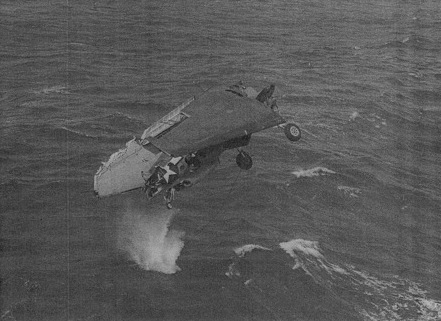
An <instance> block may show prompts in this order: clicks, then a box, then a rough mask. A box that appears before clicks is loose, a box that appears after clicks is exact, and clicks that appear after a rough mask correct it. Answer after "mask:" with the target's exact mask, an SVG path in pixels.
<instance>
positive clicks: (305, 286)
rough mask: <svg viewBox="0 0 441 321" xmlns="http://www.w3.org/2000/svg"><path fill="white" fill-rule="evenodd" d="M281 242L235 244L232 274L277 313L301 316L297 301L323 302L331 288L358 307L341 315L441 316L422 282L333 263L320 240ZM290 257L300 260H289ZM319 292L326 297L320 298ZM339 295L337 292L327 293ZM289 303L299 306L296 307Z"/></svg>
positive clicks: (374, 317) (440, 307)
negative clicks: (272, 245)
mask: <svg viewBox="0 0 441 321" xmlns="http://www.w3.org/2000/svg"><path fill="white" fill-rule="evenodd" d="M279 246H280V249H281V250H283V251H279V250H278V249H270V248H267V247H264V246H261V245H256V244H249V245H245V246H242V247H239V248H237V249H235V253H236V255H237V257H236V259H235V260H233V263H232V264H230V266H229V267H228V271H227V273H226V275H227V276H228V277H229V278H230V279H232V280H238V281H240V282H241V284H242V286H244V287H245V288H247V289H248V291H251V293H252V296H253V297H258V298H261V299H262V302H266V306H267V307H268V309H271V311H277V313H276V312H274V313H275V316H276V317H278V318H281V317H282V316H283V313H284V312H286V313H287V314H291V315H296V313H297V312H298V311H297V310H296V308H295V307H294V306H302V305H304V304H305V300H306V301H308V302H309V304H313V305H315V306H317V307H318V306H320V305H319V303H318V301H317V300H319V301H320V302H324V301H323V300H322V299H323V296H325V297H326V296H327V294H328V293H339V299H341V300H343V302H346V303H347V304H349V306H350V307H351V309H352V308H353V309H354V310H355V311H356V316H352V317H351V312H350V311H349V310H348V311H349V312H348V315H345V316H343V317H342V316H340V317H339V318H336V319H348V320H357V319H361V320H439V317H440V316H441V301H438V300H435V299H433V298H431V297H429V296H428V295H427V291H425V290H424V289H423V288H422V286H421V285H420V284H418V283H416V282H413V281H410V280H407V279H404V278H400V277H399V276H396V275H382V276H377V275H373V274H371V273H368V272H366V271H363V270H360V269H358V268H357V267H355V266H353V265H350V264H335V263H333V262H330V261H329V260H328V259H327V258H326V256H325V254H324V253H323V251H322V250H321V248H320V245H319V242H317V241H311V240H307V239H292V240H290V241H287V242H282V243H280V244H279ZM286 254H288V256H286ZM287 259H291V260H292V259H294V262H292V261H291V264H289V260H287ZM284 266H290V268H289V269H284V268H283V267H284ZM314 287H319V288H320V290H319V289H314ZM299 291H300V292H301V296H299V295H298V292H299ZM354 292H356V293H357V295H356V296H354ZM317 293H321V296H322V298H317ZM264 298H268V299H264ZM333 299H334V296H333V295H330V296H329V297H326V300H330V301H332V300H333ZM267 300H269V302H270V304H269V303H268V301H267ZM316 301H317V302H316ZM283 302H287V303H286V304H284V303H283ZM328 302H329V301H328ZM289 304H290V305H292V306H293V308H292V309H291V310H290V308H289V307H288V305H289ZM333 304H341V301H338V302H334V303H333ZM284 310H285V311H284ZM300 316H301V315H300ZM317 319H322V318H320V317H319V318H317Z"/></svg>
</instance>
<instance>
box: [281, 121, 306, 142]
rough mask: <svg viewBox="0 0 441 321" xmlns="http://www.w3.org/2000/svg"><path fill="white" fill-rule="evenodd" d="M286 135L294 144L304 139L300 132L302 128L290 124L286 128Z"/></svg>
mask: <svg viewBox="0 0 441 321" xmlns="http://www.w3.org/2000/svg"><path fill="white" fill-rule="evenodd" d="M284 131H285V135H286V137H287V138H288V139H289V140H290V141H293V142H296V141H298V140H299V139H300V138H301V137H302V132H301V131H300V127H299V126H297V125H296V124H293V123H289V124H286V126H285V129H284Z"/></svg>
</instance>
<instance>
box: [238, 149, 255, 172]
mask: <svg viewBox="0 0 441 321" xmlns="http://www.w3.org/2000/svg"><path fill="white" fill-rule="evenodd" d="M236 164H237V166H239V168H240V169H245V170H248V169H250V168H251V167H252V166H253V159H252V158H251V156H250V155H249V154H248V153H247V152H244V151H243V150H241V151H239V154H237V156H236Z"/></svg>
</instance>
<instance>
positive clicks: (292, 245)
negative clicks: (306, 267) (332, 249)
mask: <svg viewBox="0 0 441 321" xmlns="http://www.w3.org/2000/svg"><path fill="white" fill-rule="evenodd" d="M280 247H281V248H282V249H283V250H285V252H286V253H288V254H289V255H290V256H292V257H293V258H297V255H296V254H295V251H299V252H302V253H304V254H307V255H311V256H314V257H316V258H318V259H323V258H324V257H323V255H322V254H321V253H320V250H319V247H318V242H316V241H308V240H303V239H296V240H291V241H289V242H282V243H280Z"/></svg>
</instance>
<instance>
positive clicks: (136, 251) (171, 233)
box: [117, 205, 184, 274]
mask: <svg viewBox="0 0 441 321" xmlns="http://www.w3.org/2000/svg"><path fill="white" fill-rule="evenodd" d="M177 212H178V211H177V210H167V209H165V208H162V207H161V208H159V207H154V208H151V207H149V208H148V209H145V208H144V209H142V208H137V207H135V206H134V205H129V206H128V207H127V209H126V211H125V213H124V214H123V216H122V218H121V220H120V222H119V227H118V242H117V246H118V248H119V249H120V250H121V251H123V252H125V253H126V254H127V255H128V256H129V258H130V259H131V260H133V261H135V262H136V263H137V264H138V265H139V266H140V267H141V268H142V269H144V270H147V271H157V272H162V273H166V274H173V273H176V272H177V271H180V268H179V266H177V265H176V260H177V259H178V257H179V254H180V253H181V250H182V248H183V246H184V242H183V241H182V237H183V236H184V232H180V231H176V230H169V225H170V223H171V221H172V219H173V217H174V216H175V215H176V213H177Z"/></svg>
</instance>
